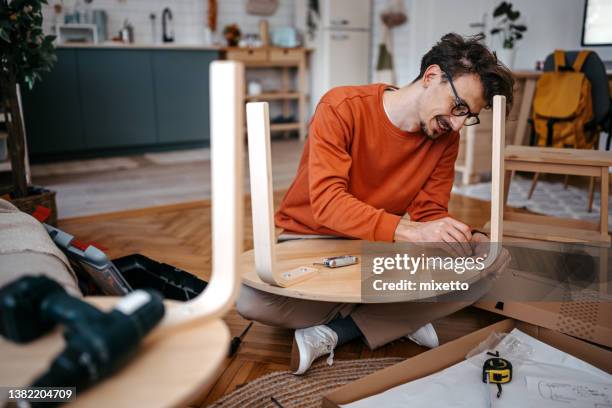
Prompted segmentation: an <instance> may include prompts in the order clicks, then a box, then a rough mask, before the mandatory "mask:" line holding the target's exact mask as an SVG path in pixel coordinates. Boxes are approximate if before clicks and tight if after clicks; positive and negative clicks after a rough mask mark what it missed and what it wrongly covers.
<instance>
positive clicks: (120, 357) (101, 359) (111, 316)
mask: <svg viewBox="0 0 612 408" xmlns="http://www.w3.org/2000/svg"><path fill="white" fill-rule="evenodd" d="M163 316H164V304H163V302H162V297H161V295H160V294H159V293H157V292H154V291H150V290H137V291H135V292H132V293H130V294H128V295H126V296H125V297H124V298H122V299H121V300H120V301H119V302H118V303H117V305H116V307H115V309H113V310H112V311H110V312H108V313H105V312H102V311H100V310H98V309H96V308H95V307H93V306H92V305H90V304H88V303H86V302H84V301H83V300H81V299H78V298H75V297H73V296H70V295H69V294H67V293H66V291H65V290H64V288H63V287H61V286H60V285H59V284H58V283H57V282H55V281H53V280H51V279H49V278H47V277H44V276H26V277H23V278H21V279H19V280H17V281H14V282H12V283H10V284H8V285H6V286H5V287H3V288H2V289H0V335H2V336H4V337H6V338H7V339H10V340H12V341H14V342H17V343H26V342H28V341H30V340H33V339H36V338H38V337H40V336H42V335H43V334H45V333H47V332H48V331H49V330H51V329H52V328H53V327H54V326H55V325H56V324H62V325H63V326H64V338H65V341H66V347H65V348H64V350H63V351H62V352H61V353H60V354H59V355H58V356H57V357H56V358H55V359H54V360H53V362H52V363H51V367H50V368H49V370H48V371H47V372H46V373H44V374H43V375H41V376H40V377H39V378H38V379H36V380H35V381H34V383H33V384H32V386H33V387H76V389H77V390H83V389H85V388H87V387H89V386H91V385H93V384H94V383H96V382H98V381H100V380H101V379H103V378H105V377H107V376H109V375H110V374H112V373H114V372H115V371H116V370H117V369H119V368H120V367H121V366H122V365H123V364H124V363H125V362H126V361H127V360H128V359H129V358H130V356H131V355H132V354H133V353H134V352H135V351H136V349H137V347H138V343H140V341H141V340H142V339H143V338H144V336H145V335H146V334H147V333H148V332H149V331H150V330H151V329H152V328H153V327H154V326H155V325H156V324H157V323H158V322H159V321H160V320H161V319H162V317H163Z"/></svg>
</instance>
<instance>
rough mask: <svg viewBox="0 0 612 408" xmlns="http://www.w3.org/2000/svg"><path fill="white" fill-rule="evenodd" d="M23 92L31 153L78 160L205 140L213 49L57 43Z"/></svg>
mask: <svg viewBox="0 0 612 408" xmlns="http://www.w3.org/2000/svg"><path fill="white" fill-rule="evenodd" d="M57 56H58V62H57V64H56V65H55V67H54V68H53V70H52V71H51V72H50V73H48V74H46V75H45V76H44V78H43V81H42V82H40V83H37V84H36V86H35V88H34V90H33V91H24V90H22V95H23V106H24V116H25V121H26V131H27V137H28V148H29V152H30V154H31V155H32V156H33V158H34V159H35V160H36V159H38V158H41V159H42V158H44V157H45V156H54V157H56V156H62V157H65V158H76V157H81V156H84V155H87V156H97V155H108V154H113V153H116V152H119V153H120V152H123V151H131V152H132V151H147V150H158V149H165V148H171V147H172V146H173V145H182V146H185V145H206V144H208V142H209V141H210V136H209V132H210V117H209V109H210V108H209V66H210V63H211V62H212V61H214V60H215V59H217V58H218V52H217V51H215V50H193V49H191V50H190V49H176V50H175V49H173V50H164V49H133V48H130V49H122V48H118V49H113V48H102V47H100V48H59V49H58V50H57Z"/></svg>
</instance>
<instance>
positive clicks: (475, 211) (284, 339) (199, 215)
mask: <svg viewBox="0 0 612 408" xmlns="http://www.w3.org/2000/svg"><path fill="white" fill-rule="evenodd" d="M274 198H275V202H276V203H278V202H279V200H280V199H281V198H282V192H277V193H275V197H274ZM246 201H247V205H246V207H247V208H246V212H245V215H246V216H245V249H250V248H252V233H251V217H250V207H249V206H248V200H246ZM449 210H450V213H451V214H452V215H453V216H454V217H455V218H457V219H459V220H462V221H464V222H466V223H468V224H470V225H471V226H473V227H479V226H482V225H483V224H484V223H485V222H486V221H487V220H488V216H489V214H490V207H489V203H488V202H482V201H478V200H474V199H470V198H466V197H462V196H453V197H452V199H451V202H450V208H449ZM59 226H60V228H62V229H64V230H65V231H67V232H69V233H71V234H73V235H75V236H76V237H77V238H79V239H81V240H85V241H95V242H96V243H98V244H100V245H102V246H103V247H105V248H106V252H107V254H108V255H109V256H110V257H111V258H117V257H120V256H124V255H128V254H131V253H141V254H144V255H145V256H148V257H150V258H153V259H155V260H157V261H160V262H165V263H168V264H171V265H175V266H177V267H179V268H181V269H184V270H186V271H189V272H191V273H193V274H195V275H197V276H199V277H201V278H203V279H208V277H209V276H210V265H211V252H210V251H211V250H210V243H211V242H210V241H211V238H210V233H211V231H210V203H209V202H208V201H197V202H192V203H183V204H175V205H169V206H163V207H155V208H149V209H140V210H130V211H124V212H119V213H111V214H103V215H94V216H86V217H79V218H71V219H64V220H61V221H60V225H59ZM498 320H500V317H499V316H496V315H493V314H490V313H487V312H484V311H480V310H477V309H475V308H467V309H464V310H462V311H460V312H458V313H455V314H454V315H451V316H449V317H446V318H444V319H440V320H438V321H436V322H434V326H435V327H436V329H437V331H438V335H439V337H440V340H441V342H447V341H449V340H452V339H455V338H457V337H460V336H462V335H464V334H467V333H469V332H471V331H474V330H476V329H478V328H481V327H484V326H486V325H488V324H491V323H492V322H495V321H498ZM225 321H226V322H227V323H228V326H229V327H230V330H231V332H232V335H237V334H238V333H240V332H241V331H242V330H243V329H244V328H245V327H246V325H247V323H248V322H247V321H245V320H244V319H242V318H241V317H240V316H239V315H238V314H237V312H236V311H235V310H232V311H231V312H230V313H229V314H228V315H227V317H226V318H225ZM292 336H293V333H292V331H291V330H285V329H278V328H274V327H269V326H265V325H262V324H254V325H253V327H252V329H251V331H250V332H249V333H248V335H247V336H246V338H245V340H244V343H243V344H242V346H241V348H240V350H239V352H238V354H237V355H236V356H235V357H234V358H233V359H231V360H229V359H228V361H227V362H226V366H225V368H224V371H223V373H222V375H221V376H220V378H219V379H218V381H217V382H216V384H215V385H214V386H213V387H212V389H210V390H203V391H202V395H201V397H200V398H199V400H198V401H197V402H195V403H194V404H193V406H206V405H208V404H210V403H211V402H213V401H215V400H217V399H218V398H219V397H221V396H223V395H225V394H227V393H229V392H231V391H233V390H235V389H236V388H237V387H239V386H240V385H241V384H244V383H246V382H248V381H251V380H253V379H256V378H258V377H260V376H262V375H265V374H267V373H270V372H273V371H279V370H287V369H288V368H289V359H290V350H291V342H292ZM202 346H203V347H205V345H202ZM424 350H425V349H423V348H421V347H419V346H417V345H416V344H414V343H412V342H409V341H397V342H394V343H392V344H389V345H386V346H384V347H382V348H380V349H377V350H374V351H371V350H369V349H368V348H367V347H366V346H365V345H364V344H363V343H362V342H361V340H355V341H353V342H351V343H349V344H346V345H344V346H342V347H340V348H339V349H338V350H337V351H336V353H335V355H336V358H337V359H356V358H370V357H391V356H393V357H409V356H413V355H415V354H418V353H420V352H422V351H424Z"/></svg>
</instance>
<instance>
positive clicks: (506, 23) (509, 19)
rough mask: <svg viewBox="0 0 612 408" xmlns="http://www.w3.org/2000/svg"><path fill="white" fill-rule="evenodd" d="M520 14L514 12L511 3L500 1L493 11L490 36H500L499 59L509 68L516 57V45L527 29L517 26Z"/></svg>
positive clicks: (520, 25) (523, 26)
mask: <svg viewBox="0 0 612 408" xmlns="http://www.w3.org/2000/svg"><path fill="white" fill-rule="evenodd" d="M520 16H521V12H520V11H518V10H514V9H513V6H512V3H508V2H505V1H502V2H501V3H500V4H499V6H497V7H496V8H495V10H494V11H493V18H494V19H495V23H496V27H495V28H493V29H491V35H493V36H501V41H502V48H501V50H499V51H498V53H497V54H498V57H499V59H500V60H501V61H502V62H503V63H504V64H506V65H507V66H508V67H509V68H513V66H514V59H515V57H516V44H517V42H518V41H519V40H520V39H522V38H523V33H524V32H525V31H527V27H526V26H525V25H523V24H517V23H516V21H517V20H518V19H519V17H520Z"/></svg>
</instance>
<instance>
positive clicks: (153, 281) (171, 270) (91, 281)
mask: <svg viewBox="0 0 612 408" xmlns="http://www.w3.org/2000/svg"><path fill="white" fill-rule="evenodd" d="M44 226H45V228H46V229H47V232H48V233H49V236H50V237H51V238H52V239H53V242H54V243H55V245H57V246H58V248H60V249H61V250H62V251H63V252H64V253H65V254H66V256H67V257H68V259H69V260H70V263H71V264H72V265H73V267H74V269H75V272H76V273H77V276H78V278H79V287H80V288H81V291H82V292H83V293H84V294H85V295H108V296H124V295H126V294H127V293H129V292H131V291H132V290H135V289H144V288H150V289H155V290H157V291H158V292H160V293H161V294H162V295H163V296H164V298H166V299H172V300H179V301H187V300H190V299H193V298H194V297H196V296H197V295H199V294H200V293H201V292H202V291H203V290H204V289H205V288H206V285H207V282H206V281H203V280H201V279H199V278H198V277H196V276H194V275H192V274H190V273H189V272H186V271H184V270H182V269H179V268H176V267H174V266H172V265H168V264H165V263H159V262H157V261H154V260H153V259H150V258H147V257H146V256H144V255H141V254H131V255H127V256H124V257H121V258H118V259H114V260H110V259H109V257H108V256H107V255H106V253H104V251H102V250H101V249H100V248H98V247H97V246H95V245H94V244H93V243H87V242H81V241H79V240H77V239H75V237H74V236H73V235H70V234H68V233H66V232H64V231H62V230H60V229H58V228H55V227H52V226H50V225H48V224H44Z"/></svg>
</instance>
